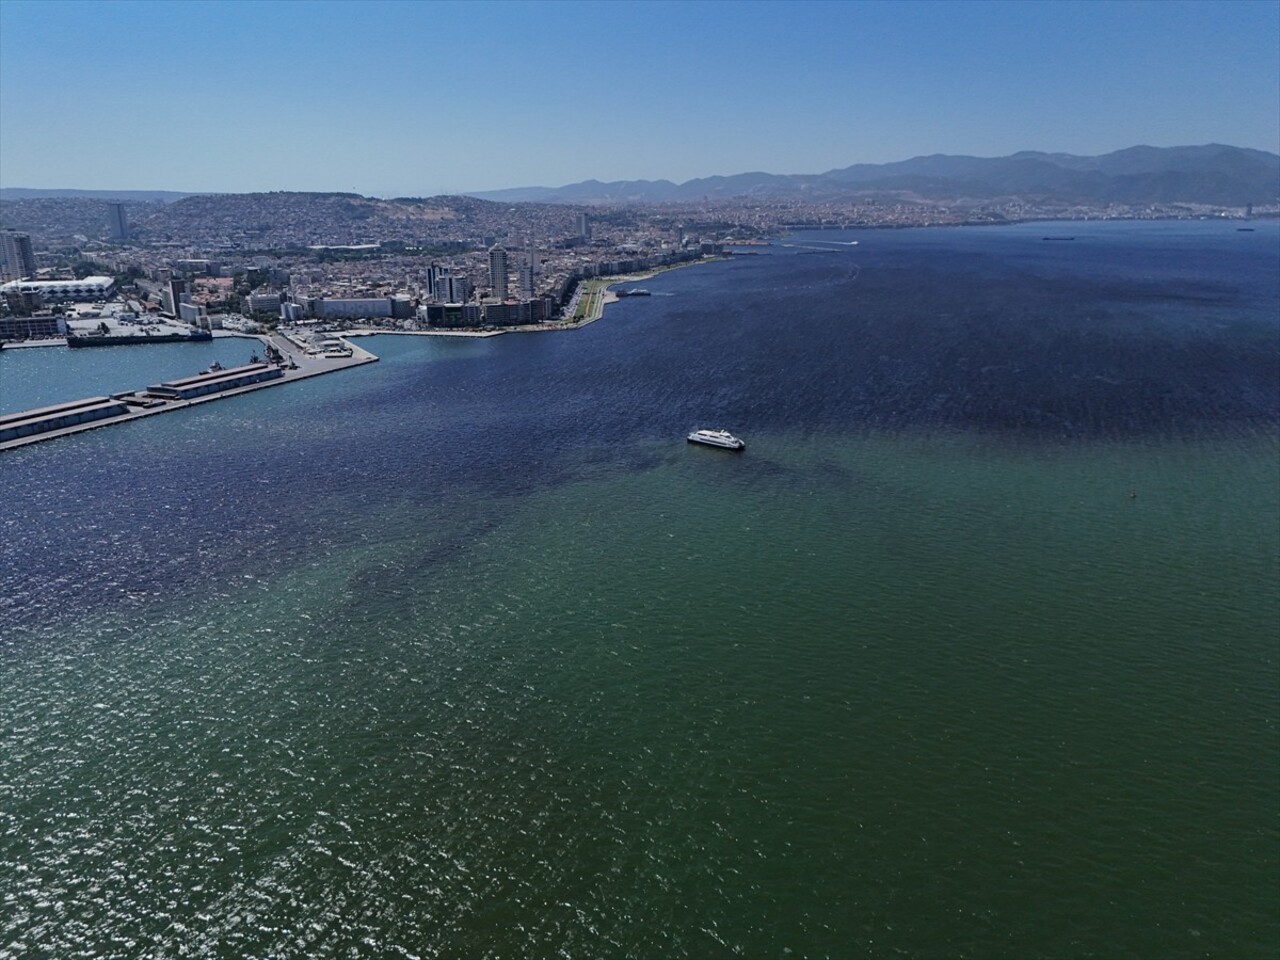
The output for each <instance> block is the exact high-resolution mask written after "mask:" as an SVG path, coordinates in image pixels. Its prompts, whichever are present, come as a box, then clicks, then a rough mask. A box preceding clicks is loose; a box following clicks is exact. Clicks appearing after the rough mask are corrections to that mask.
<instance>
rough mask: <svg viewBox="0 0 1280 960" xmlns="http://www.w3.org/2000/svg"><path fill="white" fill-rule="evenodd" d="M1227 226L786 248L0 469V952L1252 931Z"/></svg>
mask: <svg viewBox="0 0 1280 960" xmlns="http://www.w3.org/2000/svg"><path fill="white" fill-rule="evenodd" d="M1256 226H1257V230H1256V232H1254V233H1238V232H1236V231H1235V230H1234V229H1233V228H1232V226H1231V225H1230V224H1220V223H1212V222H1210V223H1200V222H1192V223H1174V224H1096V225H1093V224H1071V225H1070V235H1073V236H1075V237H1076V239H1075V240H1074V241H1064V242H1056V243H1050V242H1045V241H1043V240H1042V239H1041V237H1042V236H1044V235H1047V234H1048V233H1050V232H1051V230H1062V229H1064V228H1063V227H1062V226H1061V225H1054V226H1053V227H1048V226H1045V225H1027V226H1020V227H1011V228H983V229H939V230H920V231H866V232H860V233H849V234H836V233H833V232H830V231H828V232H824V233H821V234H818V233H814V234H807V235H800V236H797V237H792V238H788V239H787V241H786V242H788V243H794V244H796V246H791V247H783V246H781V245H778V246H774V247H771V248H768V249H766V250H763V251H761V252H760V254H759V255H757V256H744V257H735V258H733V259H732V260H730V261H727V262H721V263H715V264H709V265H704V266H699V267H694V268H687V269H682V270H677V271H673V272H671V273H667V274H664V275H662V276H660V277H657V278H654V279H652V280H649V281H646V284H645V286H646V288H648V289H649V290H651V292H652V294H653V296H651V297H647V298H630V299H626V300H624V301H622V302H620V303H618V304H616V305H614V306H611V307H609V309H608V311H607V313H606V316H605V318H604V319H603V320H602V321H600V322H597V323H595V324H592V325H590V326H588V327H585V328H583V329H581V330H578V331H575V332H572V333H563V334H542V335H520V336H515V335H512V336H504V337H498V338H494V339H489V340H483V341H477V340H468V341H456V340H442V339H438V338H411V337H378V338H374V339H371V340H366V341H363V342H362V344H363V345H366V346H368V347H369V348H370V349H371V350H372V351H373V352H374V353H376V354H378V355H379V356H380V357H381V358H382V360H381V362H379V363H377V364H373V365H370V366H367V367H362V368H359V369H355V370H351V371H347V372H344V373H342V374H340V375H335V376H331V377H321V378H317V379H314V380H308V381H305V382H302V383H297V384H292V385H289V386H286V387H283V388H280V389H273V390H265V391H259V392H257V393H253V394H250V395H246V396H244V397H240V398H235V399H229V400H227V401H225V402H222V403H218V404H211V405H207V406H203V407H199V408H194V409H191V410H188V411H183V412H178V413H173V414H170V415H167V416H163V417H156V418H148V419H147V420H144V421H141V422H138V423H133V424H128V425H121V426H117V427H112V428H109V429H103V430H97V431H92V432H89V433H85V434H81V435H78V436H75V437H72V438H67V439H62V440H57V441H53V442H50V443H47V444H38V445H36V446H33V447H28V448H22V449H20V450H17V451H12V452H10V453H8V454H5V455H3V459H0V469H2V470H3V472H4V476H5V480H6V488H7V489H8V490H9V491H10V496H8V497H7V498H6V503H5V507H4V512H3V527H2V533H3V536H2V537H0V550H2V551H3V553H0V563H2V564H3V565H2V566H0V585H2V594H0V603H2V604H3V606H0V638H2V639H0V721H2V728H3V730H4V731H5V734H4V737H3V739H0V882H2V883H3V886H2V887H0V903H3V909H2V910H0V957H19V956H29V955H31V956H39V955H48V956H63V957H76V956H85V957H88V956H120V957H126V956H128V957H134V956H146V957H153V956H154V957H162V956H177V955H186V956H208V957H213V956H296V957H304V956H307V957H309V956H419V957H495V958H496V957H545V956H551V955H558V956H566V957H603V956H619V957H653V956H689V957H715V956H745V957H759V956H795V957H823V956H829V957H849V956H868V957H881V956H892V955H906V956H947V957H952V956H954V957H978V958H986V957H1064V956H1073V957H1074V956H1080V957H1086V956H1094V957H1116V956H1135V957H1150V956H1162V957H1176V956H1186V957H1192V956H1232V957H1255V956H1257V957H1262V956H1271V955H1274V954H1275V953H1276V952H1277V949H1280V923H1278V922H1277V918H1276V913H1275V910H1274V905H1275V903H1276V898H1277V894H1278V893H1280V847H1278V844H1280V841H1278V838H1277V831H1276V821H1275V810H1276V809H1277V801H1280V755H1278V753H1277V744H1276V733H1277V719H1278V718H1277V713H1278V712H1280V711H1278V710H1277V698H1276V690H1277V689H1278V687H1280V685H1278V681H1280V675H1278V670H1277V664H1276V656H1277V637H1276V627H1275V624H1276V622H1277V619H1278V615H1280V599H1278V597H1277V587H1276V583H1277V578H1278V574H1280V563H1278V561H1277V557H1278V556H1280V493H1278V492H1277V483H1276V478H1277V473H1278V471H1280V442H1278V441H1277V437H1276V424H1277V422H1278V421H1280V400H1278V399H1277V396H1278V393H1280V387H1278V385H1277V369H1276V362H1277V359H1276V358H1277V343H1278V340H1277V337H1278V331H1277V316H1276V304H1277V303H1278V302H1280V264H1278V263H1277V260H1278V254H1277V251H1278V250H1280V243H1278V240H1280V235H1278V234H1277V231H1276V228H1275V225H1274V224H1262V223H1259V224H1256ZM852 239H857V240H859V243H858V245H857V246H850V247H840V248H838V249H837V248H836V247H835V246H834V245H831V244H827V245H826V246H825V247H824V241H830V240H852ZM825 251H833V252H825ZM27 352H28V353H34V352H37V351H27ZM3 359H4V362H5V363H6V364H7V363H8V362H9V361H10V359H11V358H10V357H8V356H5V357H4V358H3ZM6 369H7V368H6ZM143 379H144V380H145V379H146V377H144V378H143ZM98 389H99V388H97V387H96V386H95V387H94V388H93V389H91V390H88V391H86V392H88V393H93V392H97V390H98ZM695 427H723V428H727V429H730V430H732V431H733V432H734V433H736V434H738V435H740V436H742V437H744V439H746V441H747V449H746V451H745V452H744V453H741V454H735V453H730V452H726V451H719V450H713V449H709V448H703V447H696V446H692V445H689V444H686V442H685V440H684V436H685V434H686V433H687V432H688V431H689V430H690V429H692V428H695Z"/></svg>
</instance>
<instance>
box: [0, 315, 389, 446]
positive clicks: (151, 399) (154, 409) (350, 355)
mask: <svg viewBox="0 0 1280 960" xmlns="http://www.w3.org/2000/svg"><path fill="white" fill-rule="evenodd" d="M262 341H263V343H264V344H265V346H266V347H267V350H268V353H274V356H275V357H276V358H277V360H278V362H274V363H262V362H259V363H249V364H246V365H245V366H242V367H232V368H230V369H227V370H209V371H206V372H205V373H202V374H199V375H197V376H194V377H183V378H181V379H177V380H166V381H164V382H163V383H158V384H152V385H151V386H149V387H144V388H141V389H139V390H135V391H130V392H125V393H116V394H112V395H111V396H109V397H88V398H86V399H83V400H74V401H71V402H69V403H60V404H55V405H53V406H50V407H41V408H39V409H36V410H25V411H22V412H19V413H10V414H4V415H0V451H3V450H11V449H13V448H15V447H23V446H27V445H28V444H32V443H39V442H40V441H42V440H53V439H55V438H57V437H65V436H69V435H71V434H73V433H80V432H82V431H84V430H95V429H97V428H98V427H108V426H111V425H112V424H116V423H128V422H131V421H133V420H138V419H141V418H142V417H151V416H155V415H156V414H160V413H171V412H173V411H174V410H185V409H186V408H187V407H190V406H194V405H196V404H200V403H209V402H211V401H213V400H222V399H224V398H226V397H235V396H239V395H240V394H244V393H249V392H250V391H253V390H262V389H265V388H266V387H275V386H279V385H280V384H285V383H293V382H295V381H297V380H306V379H308V378H309V377H317V376H320V375H322V374H326V373H334V372H336V371H338V370H347V369H350V368H351V367H359V366H363V365H364V364H367V363H375V362H376V361H377V359H378V358H377V357H376V356H374V355H373V354H372V353H370V352H369V351H368V350H365V349H363V348H361V347H358V346H356V345H355V344H352V343H350V342H349V341H346V340H343V341H342V342H343V344H344V346H345V349H344V350H343V351H342V355H336V354H337V351H330V352H329V353H328V354H327V355H320V356H317V355H315V354H308V353H307V352H306V350H305V349H303V348H302V346H301V345H300V344H298V343H296V342H294V341H293V340H287V339H284V338H281V337H263V338H262Z"/></svg>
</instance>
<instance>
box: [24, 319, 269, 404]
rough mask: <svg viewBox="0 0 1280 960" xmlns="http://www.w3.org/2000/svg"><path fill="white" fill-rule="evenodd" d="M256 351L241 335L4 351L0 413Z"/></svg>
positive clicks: (134, 386) (245, 358)
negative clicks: (198, 340)
mask: <svg viewBox="0 0 1280 960" xmlns="http://www.w3.org/2000/svg"><path fill="white" fill-rule="evenodd" d="M255 351H257V352H258V353H261V351H262V345H261V344H260V343H259V342H258V341H256V340H252V339H248V338H243V337H219V338H217V339H215V340H210V341H206V342H203V343H160V344H154V345H146V346H124V347H92V348H84V347H82V348H80V349H77V350H72V349H70V348H68V347H63V346H56V347H20V348H16V349H14V348H11V349H9V350H0V412H4V413H13V412H16V411H18V410H32V409H35V408H36V407H47V406H51V405H53V404H55V403H66V402H68V401H71V400H79V399H81V398H83V397H91V396H102V395H105V394H109V393H120V392H122V391H125V390H140V389H142V388H144V387H147V386H150V385H151V384H153V383H160V382H161V381H164V380H176V379H177V378H179V377H190V376H192V375H194V374H197V373H199V372H200V371H201V370H207V369H208V367H209V364H211V363H213V362H214V361H215V360H216V361H217V362H219V363H221V364H222V365H223V366H225V367H236V366H240V365H241V364H244V363H248V362H249V358H250V357H251V356H252V355H253V354H254V352H255Z"/></svg>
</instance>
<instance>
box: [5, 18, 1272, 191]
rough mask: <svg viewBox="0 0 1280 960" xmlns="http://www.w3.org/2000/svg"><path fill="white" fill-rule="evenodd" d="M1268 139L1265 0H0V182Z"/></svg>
mask: <svg viewBox="0 0 1280 960" xmlns="http://www.w3.org/2000/svg"><path fill="white" fill-rule="evenodd" d="M1208 142H1220V143H1231V144H1235V145H1238V146H1247V147H1256V148H1259V149H1264V150H1270V151H1273V152H1280V3H1277V2H1274V0H1262V2H1252V0H1231V2H1213V3H1199V2H1156V0H1150V2H1131V3H1108V2H1102V0H1090V2H1083V3H1075V2H1063V3H1057V2H1016V3H1004V2H1000V3H965V2H960V0H952V2H943V3H933V2H892V3H878V2H871V3H857V2H845V3H841V2H800V0H790V2H782V3H767V2H761V3H756V2H737V3H720V2H712V0H703V2H685V3H666V2H659V0H650V2H633V3H621V2H619V3H606V2H601V3H585V2H583V3H578V2H544V3H530V4H526V3H503V2H467V3H444V2H441V3H425V2H422V3H415V2H409V0H404V2H389V3H388V2H369V0H366V2H361V3H345V2H320V3H315V2H283V0H278V2H254V0H233V2H210V3H202V2H159V3H153V2H111V0H102V2H90V3H81V2H69V0H38V2H29V0H2V2H0V185H2V186H27V187H46V188H49V187H76V188H82V189H168V190H189V191H250V190H352V191H356V192H359V193H364V194H372V195H380V196H405V195H424V196H425V195H430V194H434V193H441V192H458V191H463V190H489V189H499V188H502V187H515V186H530V185H545V186H559V185H561V184H565V183H572V182H575V181H578V180H584V179H589V178H593V177H594V178H598V179H601V180H618V179H661V178H666V179H670V180H676V181H683V180H687V179H690V178H693V177H700V176H709V175H713V174H732V173H741V172H744V171H749V170H767V171H769V172H772V173H816V172H821V171H824V170H829V169H832V168H835V167H843V166H847V165H849V164H851V163H860V162H869V163H879V162H886V161H891V160H901V159H905V158H907V157H911V156H916V155H920V154H928V153H966V154H976V155H980V156H999V155H1003V154H1008V153H1012V152H1014V151H1017V150H1022V149H1033V150H1048V151H1064V152H1068V153H1079V154H1095V153H1105V152H1108V151H1110V150H1116V149H1120V148H1122V147H1127V146H1132V145H1134V144H1138V143H1146V144H1152V145H1155V146H1171V145H1178V144H1193V143H1208Z"/></svg>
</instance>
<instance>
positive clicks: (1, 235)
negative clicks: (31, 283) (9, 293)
mask: <svg viewBox="0 0 1280 960" xmlns="http://www.w3.org/2000/svg"><path fill="white" fill-rule="evenodd" d="M35 273H36V255H35V252H34V251H33V250H32V249H31V237H30V236H29V235H28V234H25V233H18V232H16V231H14V230H0V278H3V279H4V280H21V279H23V278H24V277H33V276H35Z"/></svg>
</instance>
